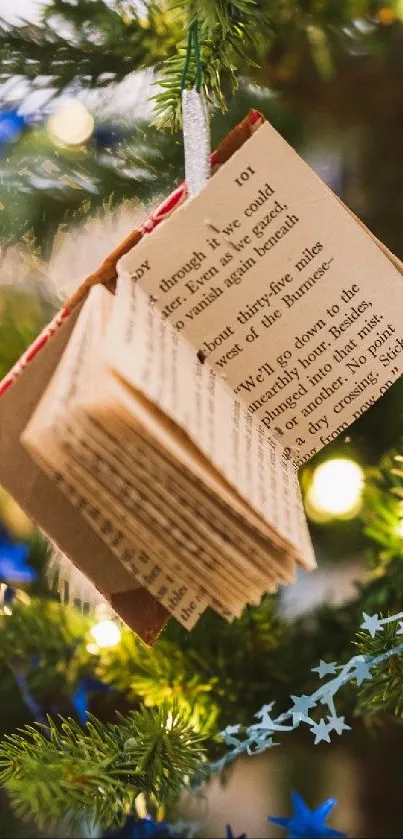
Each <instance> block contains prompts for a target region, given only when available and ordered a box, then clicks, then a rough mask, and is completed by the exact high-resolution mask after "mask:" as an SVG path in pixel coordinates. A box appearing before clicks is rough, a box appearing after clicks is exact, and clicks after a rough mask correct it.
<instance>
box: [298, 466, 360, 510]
mask: <svg viewBox="0 0 403 839" xmlns="http://www.w3.org/2000/svg"><path fill="white" fill-rule="evenodd" d="M363 485H364V473H363V470H362V469H361V466H360V465H359V464H358V463H356V462H355V461H354V460H349V459H348V458H334V459H332V460H327V461H326V462H325V463H321V464H320V465H319V466H318V467H317V468H316V469H315V471H314V473H313V477H312V482H311V485H310V487H309V489H308V492H307V496H306V502H307V508H308V510H307V511H308V514H309V512H312V518H315V514H317V516H318V518H320V517H321V516H330V517H334V518H337V517H340V518H343V517H346V518H352V517H353V516H354V515H355V514H356V513H357V512H358V511H359V509H360V506H361V498H362V490H363Z"/></svg>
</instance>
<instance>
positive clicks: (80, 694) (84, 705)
mask: <svg viewBox="0 0 403 839" xmlns="http://www.w3.org/2000/svg"><path fill="white" fill-rule="evenodd" d="M109 690H110V688H109V685H105V684H104V683H103V682H101V681H100V680H99V679H95V678H94V677H93V676H86V677H85V678H84V679H81V682H80V683H79V685H78V687H77V689H76V690H75V691H74V693H73V696H72V697H71V702H72V705H73V707H74V710H75V712H76V714H77V716H78V719H79V720H80V723H81V724H82V725H85V723H86V722H87V717H88V693H89V691H95V692H97V693H107V691H109Z"/></svg>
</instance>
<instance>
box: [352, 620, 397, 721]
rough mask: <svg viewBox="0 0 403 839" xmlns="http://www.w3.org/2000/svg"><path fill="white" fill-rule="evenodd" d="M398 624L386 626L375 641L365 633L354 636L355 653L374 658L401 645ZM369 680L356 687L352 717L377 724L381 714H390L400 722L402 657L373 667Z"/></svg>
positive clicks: (395, 657) (376, 636)
mask: <svg viewBox="0 0 403 839" xmlns="http://www.w3.org/2000/svg"><path fill="white" fill-rule="evenodd" d="M398 632H399V625H398V624H396V623H390V624H386V626H384V628H383V631H382V632H381V633H379V634H377V635H375V638H371V636H370V635H369V634H368V633H367V632H360V633H358V635H357V641H356V646H357V648H358V652H359V653H360V654H362V655H365V656H378V655H381V654H382V653H385V652H387V651H389V650H392V649H393V648H394V647H397V646H398V645H399V644H401V643H402V635H401V634H400V635H399V634H398ZM372 672H373V678H372V679H371V680H370V681H366V682H364V683H363V685H362V686H361V687H360V689H359V691H358V696H357V702H356V714H357V715H360V716H363V717H364V718H365V719H366V720H367V721H371V722H373V721H374V718H376V720H375V721H376V722H378V723H379V722H380V720H381V719H382V717H383V715H385V714H391V715H393V716H395V717H399V718H400V719H401V718H402V717H403V690H402V678H403V655H402V654H400V655H394V656H392V657H391V658H390V659H388V660H387V661H384V662H383V663H382V664H378V665H377V667H376V668H374V670H373V671H372Z"/></svg>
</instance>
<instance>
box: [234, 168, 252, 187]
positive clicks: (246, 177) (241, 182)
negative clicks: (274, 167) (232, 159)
mask: <svg viewBox="0 0 403 839" xmlns="http://www.w3.org/2000/svg"><path fill="white" fill-rule="evenodd" d="M251 175H256V172H255V170H254V169H252V166H248V167H247V169H244V170H243V172H241V174H240V175H239V178H235V183H236V184H238V186H243V185H244V184H245V183H246V181H248V180H249V178H250V177H251Z"/></svg>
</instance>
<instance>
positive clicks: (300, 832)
mask: <svg viewBox="0 0 403 839" xmlns="http://www.w3.org/2000/svg"><path fill="white" fill-rule="evenodd" d="M291 798H292V804H293V810H294V812H293V815H292V816H291V817H289V818H286V819H284V818H280V817H278V816H269V819H268V821H270V822H273V824H278V825H280V827H284V828H285V829H286V830H288V831H289V833H287V837H288V839H325V837H334V839H336V838H337V837H345V836H346V835H347V834H346V833H340V831H339V830H333V828H332V827H328V825H327V824H325V821H326V819H327V817H328V815H329V813H330V812H331V810H333V807H334V805H335V804H336V803H337V802H336V799H335V798H328V800H327V801H324V802H323V804H320V806H319V807H316V809H315V810H310V809H309V807H307V805H306V804H305V801H304V800H303V798H301V796H300V795H299V794H298V793H297V792H292V793H291Z"/></svg>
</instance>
